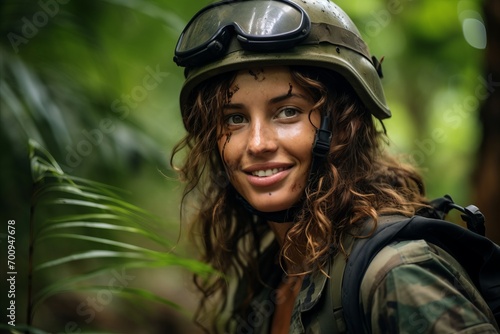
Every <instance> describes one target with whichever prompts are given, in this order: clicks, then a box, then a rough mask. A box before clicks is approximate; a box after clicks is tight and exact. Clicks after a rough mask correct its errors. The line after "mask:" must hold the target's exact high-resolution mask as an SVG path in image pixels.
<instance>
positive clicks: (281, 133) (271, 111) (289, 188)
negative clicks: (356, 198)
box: [218, 67, 320, 212]
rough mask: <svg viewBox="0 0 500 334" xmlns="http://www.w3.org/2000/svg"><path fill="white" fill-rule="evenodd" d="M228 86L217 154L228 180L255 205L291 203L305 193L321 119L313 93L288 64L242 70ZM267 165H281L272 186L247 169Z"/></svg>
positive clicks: (273, 207) (284, 206)
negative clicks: (296, 79) (258, 182)
mask: <svg viewBox="0 0 500 334" xmlns="http://www.w3.org/2000/svg"><path fill="white" fill-rule="evenodd" d="M264 72H265V75H264ZM262 78H265V80H264V79H262ZM258 79H262V80H261V81H259V80H258ZM236 88H237V89H236ZM230 91H231V92H232V93H233V94H232V97H231V101H230V102H228V105H227V106H226V107H225V108H224V110H223V114H224V115H223V117H224V125H223V127H222V128H219V129H218V132H219V134H222V135H219V138H218V148H219V154H220V155H221V157H222V160H223V161H224V164H225V167H226V170H227V172H228V174H229V179H230V182H231V183H232V185H233V186H234V187H235V189H236V190H237V191H238V193H239V194H240V195H241V196H243V197H244V198H245V199H246V200H247V201H248V202H249V203H250V204H251V205H252V206H253V207H254V208H256V209H257V210H260V211H264V212H271V211H280V210H285V209H288V208H290V207H291V206H292V205H293V204H295V203H296V202H297V201H298V200H299V199H300V197H301V196H302V194H303V192H304V189H305V185H306V183H307V177H308V175H309V169H310V165H311V159H312V144H313V141H314V136H315V129H316V128H315V127H318V126H319V123H320V115H319V112H318V111H312V108H313V106H314V104H315V103H314V101H313V99H312V97H311V96H309V95H308V93H307V92H306V90H305V89H303V88H302V87H301V86H300V85H298V84H297V83H296V82H294V81H293V79H292V77H291V75H290V71H289V69H288V68H287V67H269V68H265V69H253V70H250V71H248V70H246V71H241V72H239V73H238V74H237V76H236V78H235V80H234V83H233V86H232V87H231V88H230ZM228 137H230V138H229V139H230V140H229V139H228ZM268 164H270V165H273V164H278V165H279V166H280V167H281V166H284V170H283V171H279V172H278V174H276V175H279V176H282V177H280V178H279V180H278V181H276V182H272V184H270V185H265V186H261V185H256V184H255V183H252V182H251V180H253V179H255V178H258V177H256V176H253V175H252V173H251V172H249V171H247V170H248V169H252V166H261V165H262V166H267V165H268ZM254 169H255V168H254ZM265 169H267V168H265ZM259 170H260V168H259ZM261 178H265V177H261ZM261 178H259V179H261Z"/></svg>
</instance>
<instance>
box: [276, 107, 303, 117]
mask: <svg viewBox="0 0 500 334" xmlns="http://www.w3.org/2000/svg"><path fill="white" fill-rule="evenodd" d="M298 113H299V111H298V110H297V109H294V108H284V109H282V110H280V112H279V113H278V115H277V116H276V118H290V117H294V116H297V114H298Z"/></svg>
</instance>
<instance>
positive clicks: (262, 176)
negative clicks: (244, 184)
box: [245, 166, 291, 187]
mask: <svg viewBox="0 0 500 334" xmlns="http://www.w3.org/2000/svg"><path fill="white" fill-rule="evenodd" d="M290 168H291V167H290V166H287V167H285V166H281V167H276V166H274V167H272V168H271V167H266V168H260V169H254V170H253V171H251V172H249V171H246V172H245V173H246V174H247V180H248V183H250V184H251V185H252V186H255V187H270V186H273V185H275V184H277V183H278V182H280V181H281V180H283V179H284V178H285V177H286V176H287V175H288V174H289V173H290Z"/></svg>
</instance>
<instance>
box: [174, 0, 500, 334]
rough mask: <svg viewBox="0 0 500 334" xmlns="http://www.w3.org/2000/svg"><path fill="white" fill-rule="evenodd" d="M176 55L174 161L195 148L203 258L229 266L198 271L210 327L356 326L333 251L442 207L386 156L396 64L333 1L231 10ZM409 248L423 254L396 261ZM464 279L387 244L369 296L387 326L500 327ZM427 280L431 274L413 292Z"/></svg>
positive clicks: (373, 318)
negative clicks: (346, 309)
mask: <svg viewBox="0 0 500 334" xmlns="http://www.w3.org/2000/svg"><path fill="white" fill-rule="evenodd" d="M175 54H176V55H175V58H174V60H175V61H176V62H177V64H178V65H180V66H184V67H186V72H185V73H186V82H185V84H184V86H183V89H182V92H181V97H180V100H181V112H182V116H183V120H184V125H185V127H186V129H187V132H188V133H187V135H186V137H185V138H184V139H183V141H181V142H180V143H179V144H178V146H177V147H176V149H175V150H174V153H173V156H172V160H173V158H174V156H175V155H176V154H177V153H179V152H180V151H181V150H183V149H186V148H187V149H188V153H187V156H186V157H185V161H184V164H183V165H182V167H180V168H179V171H180V174H181V176H182V177H183V178H184V180H185V181H186V182H187V184H186V189H185V195H184V202H183V205H184V209H187V208H188V205H187V203H186V202H187V201H188V200H191V202H190V206H189V214H190V221H191V222H192V224H193V234H194V236H196V238H198V240H201V244H200V246H201V250H202V254H203V259H204V260H205V261H206V262H208V263H210V264H211V265H213V266H214V267H215V268H216V269H217V270H219V271H220V272H221V273H223V274H224V277H218V278H215V279H212V280H204V279H202V278H200V277H195V282H196V284H197V287H198V288H199V290H200V291H201V292H202V293H203V298H202V300H201V302H200V306H199V309H198V312H197V316H198V319H197V320H199V321H207V320H204V319H202V316H203V315H206V316H208V317H210V316H214V319H212V320H208V321H209V325H207V327H209V328H211V329H212V330H213V331H218V328H219V329H220V327H221V324H222V325H223V326H224V330H225V331H226V332H230V333H305V332H307V333H335V332H341V331H342V324H341V322H337V321H336V320H335V318H334V316H333V309H332V302H331V300H330V294H329V293H327V291H328V284H327V282H328V281H329V280H332V281H336V280H338V279H341V277H340V278H339V277H335V274H334V273H333V271H332V266H331V264H332V259H333V258H334V257H335V255H337V254H341V255H345V256H347V255H348V254H349V245H350V242H349V240H350V239H351V237H354V238H356V237H366V235H367V233H368V234H369V231H368V232H367V231H366V228H364V226H365V225H366V224H367V223H375V224H376V222H377V221H378V220H379V217H380V216H383V215H394V214H397V215H403V216H406V217H410V216H412V215H414V214H415V213H416V212H417V211H418V210H420V209H425V208H428V207H429V205H428V202H427V200H426V198H425V194H424V186H423V183H422V179H421V177H420V176H419V175H418V173H417V172H416V171H415V170H414V169H413V168H411V167H410V166H406V165H403V164H401V163H400V162H398V161H396V160H395V159H393V158H391V157H390V156H389V155H388V154H387V153H385V152H384V150H383V143H384V135H385V129H384V127H383V125H382V122H381V120H382V119H385V118H387V117H390V116H391V113H390V111H389V108H388V107H387V105H386V102H385V97H384V94H383V90H382V87H381V82H380V77H381V76H382V71H381V67H380V63H379V62H378V61H377V59H376V58H375V57H370V54H369V52H368V48H367V47H366V45H365V44H364V42H363V40H362V39H361V37H360V34H359V32H358V30H357V29H356V27H355V26H354V24H353V23H352V21H351V20H350V19H349V17H348V16H347V15H346V14H345V13H344V12H343V11H342V10H341V9H340V8H339V7H337V6H336V5H335V4H333V3H331V2H329V1H328V0H322V1H320V0H314V1H313V0H292V1H290V0H281V1H278V0H272V1H270V0H246V1H222V2H219V3H215V4H213V5H211V6H208V7H206V8H204V9H203V10H201V11H200V12H198V13H197V14H196V15H195V16H194V17H193V19H192V20H191V21H190V22H189V23H188V25H187V26H186V28H185V30H184V31H183V33H182V35H181V37H180V39H179V42H178V44H177V47H176V52H175ZM373 116H374V117H375V119H374V117H373ZM377 120H378V121H379V123H377V122H376V121H377ZM401 254H413V255H416V257H415V258H414V257H411V256H408V257H404V259H403V260H401V259H400V260H398V261H396V262H397V263H393V264H392V266H390V267H388V266H387V261H385V260H387V256H389V257H390V258H393V257H394V256H395V255H401ZM417 255H418V256H417ZM337 258H339V257H337ZM400 258H403V257H402V256H400ZM422 259H425V260H422ZM393 262H394V261H393ZM391 263H392V262H391ZM415 266H416V267H417V268H418V270H415ZM435 268H440V270H434V269H435ZM441 269H442V270H441ZM382 272H384V275H381V273H382ZM461 272H462V269H461V268H460V266H459V264H458V263H457V262H456V261H454V260H453V258H451V257H450V256H449V255H448V254H446V253H445V252H444V251H442V250H440V249H437V248H435V247H433V246H432V245H429V244H427V243H425V242H423V241H421V240H416V241H410V242H401V243H397V244H393V245H391V246H388V247H386V248H384V250H383V251H381V252H380V254H379V255H378V256H377V257H376V258H375V259H374V261H373V262H372V264H371V265H370V267H369V269H368V271H367V274H366V276H365V279H364V280H363V285H362V291H361V299H362V302H363V307H364V310H365V313H366V318H367V319H368V322H369V323H370V326H371V331H372V332H389V331H394V332H397V331H406V332H416V331H417V329H418V330H423V331H427V332H431V331H447V332H457V331H461V330H463V332H464V333H465V332H467V330H471V329H474V330H476V331H477V332H495V328H494V327H493V325H492V324H490V323H489V320H488V317H490V316H491V314H490V313H489V310H488V308H487V306H486V305H485V303H484V301H483V300H482V299H481V298H480V296H478V293H477V292H476V290H475V289H474V287H473V286H472V285H471V284H468V281H467V280H466V279H464V277H462V276H460V273H461ZM421 282H427V283H428V282H431V283H429V284H428V286H425V289H423V291H424V292H425V293H418V294H413V293H412V292H411V291H417V290H418V291H420V290H419V289H421V288H422V287H421V286H422V284H421ZM456 284H460V287H459V288H460V289H462V290H460V289H458V290H457V287H456V286H454V285H456ZM424 285H425V284H424ZM402 286H403V287H404V288H403V290H405V293H404V296H405V297H404V298H402V297H401V295H400V294H398V293H395V291H396V292H400V291H401V287H402ZM417 286H418V288H416V287H417ZM412 289H413V290H412ZM415 289H416V290H415ZM459 291H462V292H463V293H460V292H459ZM443 293H446V298H443ZM450 296H451V297H450ZM464 296H467V297H468V298H465V297H464ZM449 297H450V298H449ZM212 299H215V301H216V303H217V304H216V307H215V308H213V307H212ZM429 305H431V307H429ZM225 314H229V319H227V317H225ZM340 320H341V319H340ZM207 330H208V329H207Z"/></svg>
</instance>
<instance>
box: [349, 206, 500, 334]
mask: <svg viewBox="0 0 500 334" xmlns="http://www.w3.org/2000/svg"><path fill="white" fill-rule="evenodd" d="M388 217H393V218H390V219H388V220H392V221H388V222H387V220H386V222H385V223H384V222H383V220H384V219H379V224H378V226H377V229H376V231H375V233H374V234H373V236H372V237H370V238H367V239H358V240H356V242H355V243H354V246H353V249H352V253H351V254H350V256H349V260H348V261H347V265H346V267H345V271H344V278H343V284H342V294H341V296H342V297H341V298H342V305H343V312H344V317H345V319H346V324H347V330H348V332H350V333H370V332H371V329H370V327H371V326H370V324H369V323H368V322H367V321H366V320H367V319H365V317H364V312H363V309H362V305H360V303H359V299H360V295H359V292H360V286H361V281H362V280H363V277H364V274H365V272H366V269H367V268H368V266H369V264H370V262H371V261H372V259H373V258H374V257H375V255H376V254H377V253H378V252H379V251H380V250H381V249H382V248H383V247H385V246H386V245H387V244H389V243H390V242H392V241H396V240H418V239H424V240H426V241H427V242H430V243H432V244H435V245H436V246H438V247H440V248H442V249H444V250H445V251H446V252H448V253H449V254H450V255H452V256H453V257H455V258H456V259H457V260H458V261H459V262H460V263H461V265H462V266H463V267H464V269H465V270H466V271H467V273H468V274H469V276H470V278H471V280H472V281H473V283H474V284H475V286H476V288H477V289H478V290H479V292H480V293H481V295H482V296H483V298H484V299H485V301H486V302H487V303H488V305H489V307H490V309H491V310H492V312H493V314H494V316H495V319H496V320H497V322H499V321H500V247H499V246H498V245H496V244H495V243H493V242H492V241H491V240H489V239H487V238H485V237H483V236H481V235H479V234H477V233H473V232H471V231H468V230H467V229H465V228H463V227H461V226H459V225H457V224H454V223H450V222H447V221H444V220H441V219H431V218H425V217H421V216H414V217H412V218H404V219H402V217H401V216H396V217H394V216H388Z"/></svg>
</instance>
